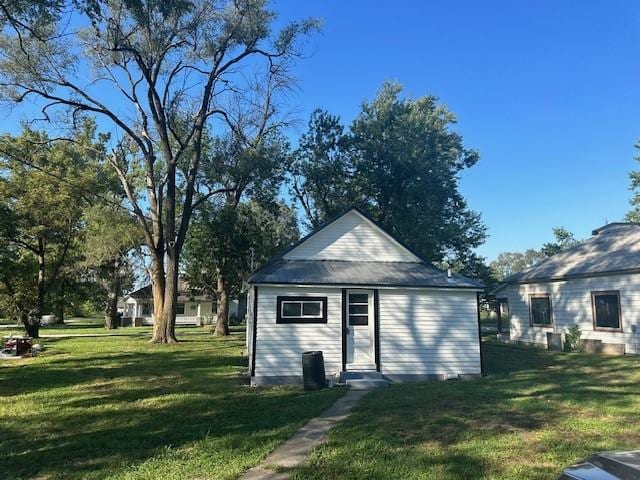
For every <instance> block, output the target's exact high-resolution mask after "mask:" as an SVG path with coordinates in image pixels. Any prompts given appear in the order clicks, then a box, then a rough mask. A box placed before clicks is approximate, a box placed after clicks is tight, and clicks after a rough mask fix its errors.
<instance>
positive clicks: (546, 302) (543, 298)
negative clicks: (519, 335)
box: [529, 294, 553, 327]
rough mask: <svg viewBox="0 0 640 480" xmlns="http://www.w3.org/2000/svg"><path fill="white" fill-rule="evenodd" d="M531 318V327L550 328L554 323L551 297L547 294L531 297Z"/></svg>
mask: <svg viewBox="0 0 640 480" xmlns="http://www.w3.org/2000/svg"><path fill="white" fill-rule="evenodd" d="M529 316H530V318H531V325H533V326H536V327H550V326H551V325H552V323H553V319H552V317H551V297H549V295H547V294H543V295H530V296H529Z"/></svg>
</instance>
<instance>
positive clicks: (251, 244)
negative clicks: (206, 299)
mask: <svg viewBox="0 0 640 480" xmlns="http://www.w3.org/2000/svg"><path fill="white" fill-rule="evenodd" d="M297 238H298V228H297V220H296V214H295V211H294V210H293V209H290V208H288V207H286V206H284V205H281V204H276V205H275V206H274V205H270V206H269V207H268V208H265V207H264V206H262V205H260V204H259V203H258V202H256V201H248V202H242V203H239V204H238V205H237V206H233V205H230V204H229V203H224V204H222V205H221V206H219V207H217V208H216V207H215V206H214V205H212V204H207V205H206V206H205V207H203V208H202V209H200V211H199V212H198V214H197V215H196V217H195V219H194V224H193V226H192V228H191V231H190V233H189V240H188V242H187V247H186V249H185V260H186V261H185V277H186V279H187V280H188V282H189V286H190V287H195V288H197V289H200V290H204V291H207V292H208V293H209V294H211V295H213V296H215V297H216V298H217V300H218V316H217V322H216V328H215V335H217V336H224V335H228V334H229V318H228V317H229V299H230V297H231V296H232V295H237V294H239V293H240V291H241V289H242V286H243V283H244V282H245V281H246V280H247V278H248V276H249V274H250V273H251V271H252V270H253V269H255V268H256V267H257V266H258V265H260V264H262V263H264V262H265V261H266V260H268V259H269V258H270V257H272V256H273V255H274V254H276V253H277V252H278V251H279V250H281V249H282V248H284V247H286V246H287V245H290V244H291V243H293V242H294V241H295V240H296V239H297Z"/></svg>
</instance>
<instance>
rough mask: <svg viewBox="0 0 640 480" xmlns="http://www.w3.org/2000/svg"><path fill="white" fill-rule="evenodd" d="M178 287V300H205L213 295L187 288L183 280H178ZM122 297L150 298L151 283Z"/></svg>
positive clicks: (151, 296) (151, 294) (151, 295)
mask: <svg viewBox="0 0 640 480" xmlns="http://www.w3.org/2000/svg"><path fill="white" fill-rule="evenodd" d="M179 286H180V287H182V288H181V289H180V290H179V291H178V301H179V302H186V301H207V300H211V299H212V298H213V297H212V296H211V295H209V294H207V293H205V292H201V291H198V290H192V289H189V288H188V286H187V285H186V284H185V283H184V282H182V281H181V282H180V285H179ZM123 298H125V299H126V298H135V299H137V300H151V299H152V298H153V293H152V290H151V285H145V286H144V287H142V288H139V289H138V290H135V291H133V292H131V293H129V294H128V295H125V296H124V297H123Z"/></svg>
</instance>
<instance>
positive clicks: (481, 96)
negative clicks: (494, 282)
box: [274, 0, 640, 260]
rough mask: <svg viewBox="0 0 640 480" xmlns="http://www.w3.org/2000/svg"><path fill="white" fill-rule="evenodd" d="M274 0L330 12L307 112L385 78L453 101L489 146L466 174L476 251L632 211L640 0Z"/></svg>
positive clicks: (471, 132) (355, 100)
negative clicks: (480, 239) (479, 238)
mask: <svg viewBox="0 0 640 480" xmlns="http://www.w3.org/2000/svg"><path fill="white" fill-rule="evenodd" d="M274 5H275V8H276V9H277V10H278V11H279V12H280V15H281V18H282V19H283V20H284V19H288V18H300V17H304V16H317V17H321V18H322V19H323V20H324V27H323V32H322V33H321V34H319V35H317V36H316V37H314V38H313V40H312V41H311V44H310V46H309V52H310V56H309V57H308V58H306V59H305V60H303V61H301V62H299V64H298V66H297V72H296V73H297V76H298V79H299V92H298V94H297V96H295V97H294V98H293V101H294V102H296V103H297V104H298V106H299V111H300V116H301V118H302V119H304V120H305V121H306V118H307V117H308V114H309V113H310V112H311V111H312V110H313V109H314V108H316V107H321V108H324V109H327V110H329V111H331V112H332V113H335V114H339V115H340V116H341V117H342V118H343V120H344V121H345V122H348V121H350V120H351V119H352V118H353V117H354V116H355V115H356V114H357V112H358V108H359V105H360V104H361V102H362V101H363V100H365V99H370V98H372V97H373V96H374V95H375V92H376V91H377V90H378V89H379V88H380V86H381V84H382V82H383V81H384V80H385V79H393V80H398V81H400V82H401V83H403V84H404V85H405V86H406V88H407V91H408V92H409V93H411V94H412V95H413V96H420V95H425V94H434V95H436V96H438V97H439V98H440V99H441V101H442V102H443V103H445V104H446V105H447V106H448V107H449V108H450V109H451V110H452V111H453V112H455V113H456V115H457V117H458V125H457V126H456V130H457V131H458V132H460V133H461V134H462V135H463V136H464V139H465V144H466V145H467V146H468V147H472V148H476V149H478V150H479V152H480V162H479V163H478V164H477V165H476V166H475V167H473V168H472V169H471V170H469V171H468V172H467V173H465V174H464V175H463V177H462V179H461V184H462V190H463V192H464V194H465V195H466V197H467V199H468V200H469V203H470V205H471V207H472V208H474V209H475V210H477V211H480V212H481V213H482V215H483V218H484V221H485V222H486V224H487V226H488V232H489V235H490V237H489V239H488V240H487V243H486V244H485V245H484V246H482V247H481V248H480V249H479V252H480V253H481V254H482V255H485V256H487V257H488V258H489V260H491V259H493V258H494V257H495V256H496V255H497V254H498V253H500V252H502V251H518V250H524V249H526V248H529V247H534V248H537V247H539V246H540V245H541V244H542V243H544V242H545V241H548V240H550V239H551V236H552V234H551V229H552V227H554V226H560V225H562V226H564V227H566V228H568V229H569V230H571V231H573V232H574V233H575V234H576V235H577V236H578V237H586V236H588V235H589V234H590V232H591V230H592V229H593V228H595V227H598V226H600V225H601V224H603V223H604V222H605V220H609V221H613V220H618V219H620V218H622V217H623V216H624V214H625V213H626V211H627V210H628V208H629V204H628V201H629V198H630V192H629V190H628V186H629V181H628V172H629V171H630V170H632V169H633V168H635V167H636V165H635V164H636V162H635V161H634V160H633V158H634V156H635V155H636V152H635V149H634V147H633V145H634V144H635V142H636V141H637V140H638V139H639V138H640V3H638V2H634V1H628V2H618V1H614V2H602V1H599V2H595V1H592V2H587V1H580V2H578V1H574V2H571V1H535V2H533V1H529V2H508V1H502V2H498V1H481V2H480V1H464V2H462V1H451V2H444V1H439V2H431V1H429V2H427V1H417V0H415V1H394V2H376V1H363V0H349V1H344V0H342V1H339V0H325V1H304V2H300V1H294V0H280V1H276V2H275V3H274ZM303 123H304V122H303ZM303 126H304V125H302V126H301V127H300V128H299V131H302V130H303ZM639 166H640V165H639Z"/></svg>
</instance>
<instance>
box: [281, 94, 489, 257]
mask: <svg viewBox="0 0 640 480" xmlns="http://www.w3.org/2000/svg"><path fill="white" fill-rule="evenodd" d="M454 123H455V116H454V115H453V113H451V112H450V111H448V110H447V109H446V107H444V106H443V105H441V104H439V103H438V101H437V99H436V98H435V97H433V96H425V97H421V98H417V99H413V98H407V97H405V96H403V95H402V87H401V86H400V85H398V84H394V83H385V84H384V86H383V87H382V89H381V90H380V92H379V93H378V95H377V96H376V98H375V99H374V100H373V101H371V102H365V103H364V104H363V105H362V110H361V112H360V114H359V115H358V116H357V118H356V119H355V120H354V121H353V122H352V124H351V125H350V126H349V129H348V130H347V131H346V132H345V130H344V127H343V126H342V125H341V124H340V121H339V119H338V118H337V117H335V116H332V115H330V114H329V113H326V112H321V111H316V112H314V114H313V115H312V117H311V121H310V123H309V130H308V131H307V133H305V134H304V135H303V136H302V137H301V139H300V147H299V149H298V151H297V152H296V162H295V167H294V174H295V179H294V182H293V186H292V190H293V194H294V195H295V196H296V198H297V199H298V201H299V202H300V204H301V205H302V207H303V209H304V210H305V213H306V216H307V220H308V222H309V223H310V225H312V226H315V225H317V224H319V223H320V222H322V221H323V220H326V219H327V218H330V217H332V216H334V215H336V214H337V213H340V212H343V211H345V210H346V209H347V208H348V207H350V206H353V205H356V206H358V207H360V208H361V209H363V210H365V211H366V212H367V213H368V214H370V215H371V216H372V217H373V218H374V219H376V220H377V221H378V222H380V223H381V224H382V226H383V227H385V228H386V229H387V230H389V231H390V232H391V233H393V234H394V235H396V236H398V237H399V238H400V239H402V240H403V241H404V242H405V243H407V244H408V245H409V246H410V247H412V248H413V249H415V250H416V251H417V252H419V253H420V254H422V255H424V256H425V257H427V258H429V259H430V260H432V261H434V262H441V261H445V260H446V261H450V262H452V263H453V262H455V261H458V262H459V263H462V264H467V263H472V261H475V260H477V259H475V258H473V249H474V248H475V247H477V246H479V245H480V244H481V243H482V242H483V241H484V239H485V237H486V235H485V227H484V225H483V223H482V221H481V219H480V215H479V214H478V213H476V212H474V211H472V210H471V209H469V208H468V206H467V203H466V200H465V199H464V197H463V196H462V194H461V193H460V190H459V181H458V178H459V175H460V174H461V173H462V172H463V171H464V170H465V169H467V168H470V167H471V166H473V165H474V164H475V163H476V162H477V160H478V154H477V152H476V151H474V150H469V149H467V148H466V147H465V146H464V145H463V142H462V137H461V136H460V135H459V134H457V133H455V132H453V131H452V129H451V127H452V125H453V124H454Z"/></svg>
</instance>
